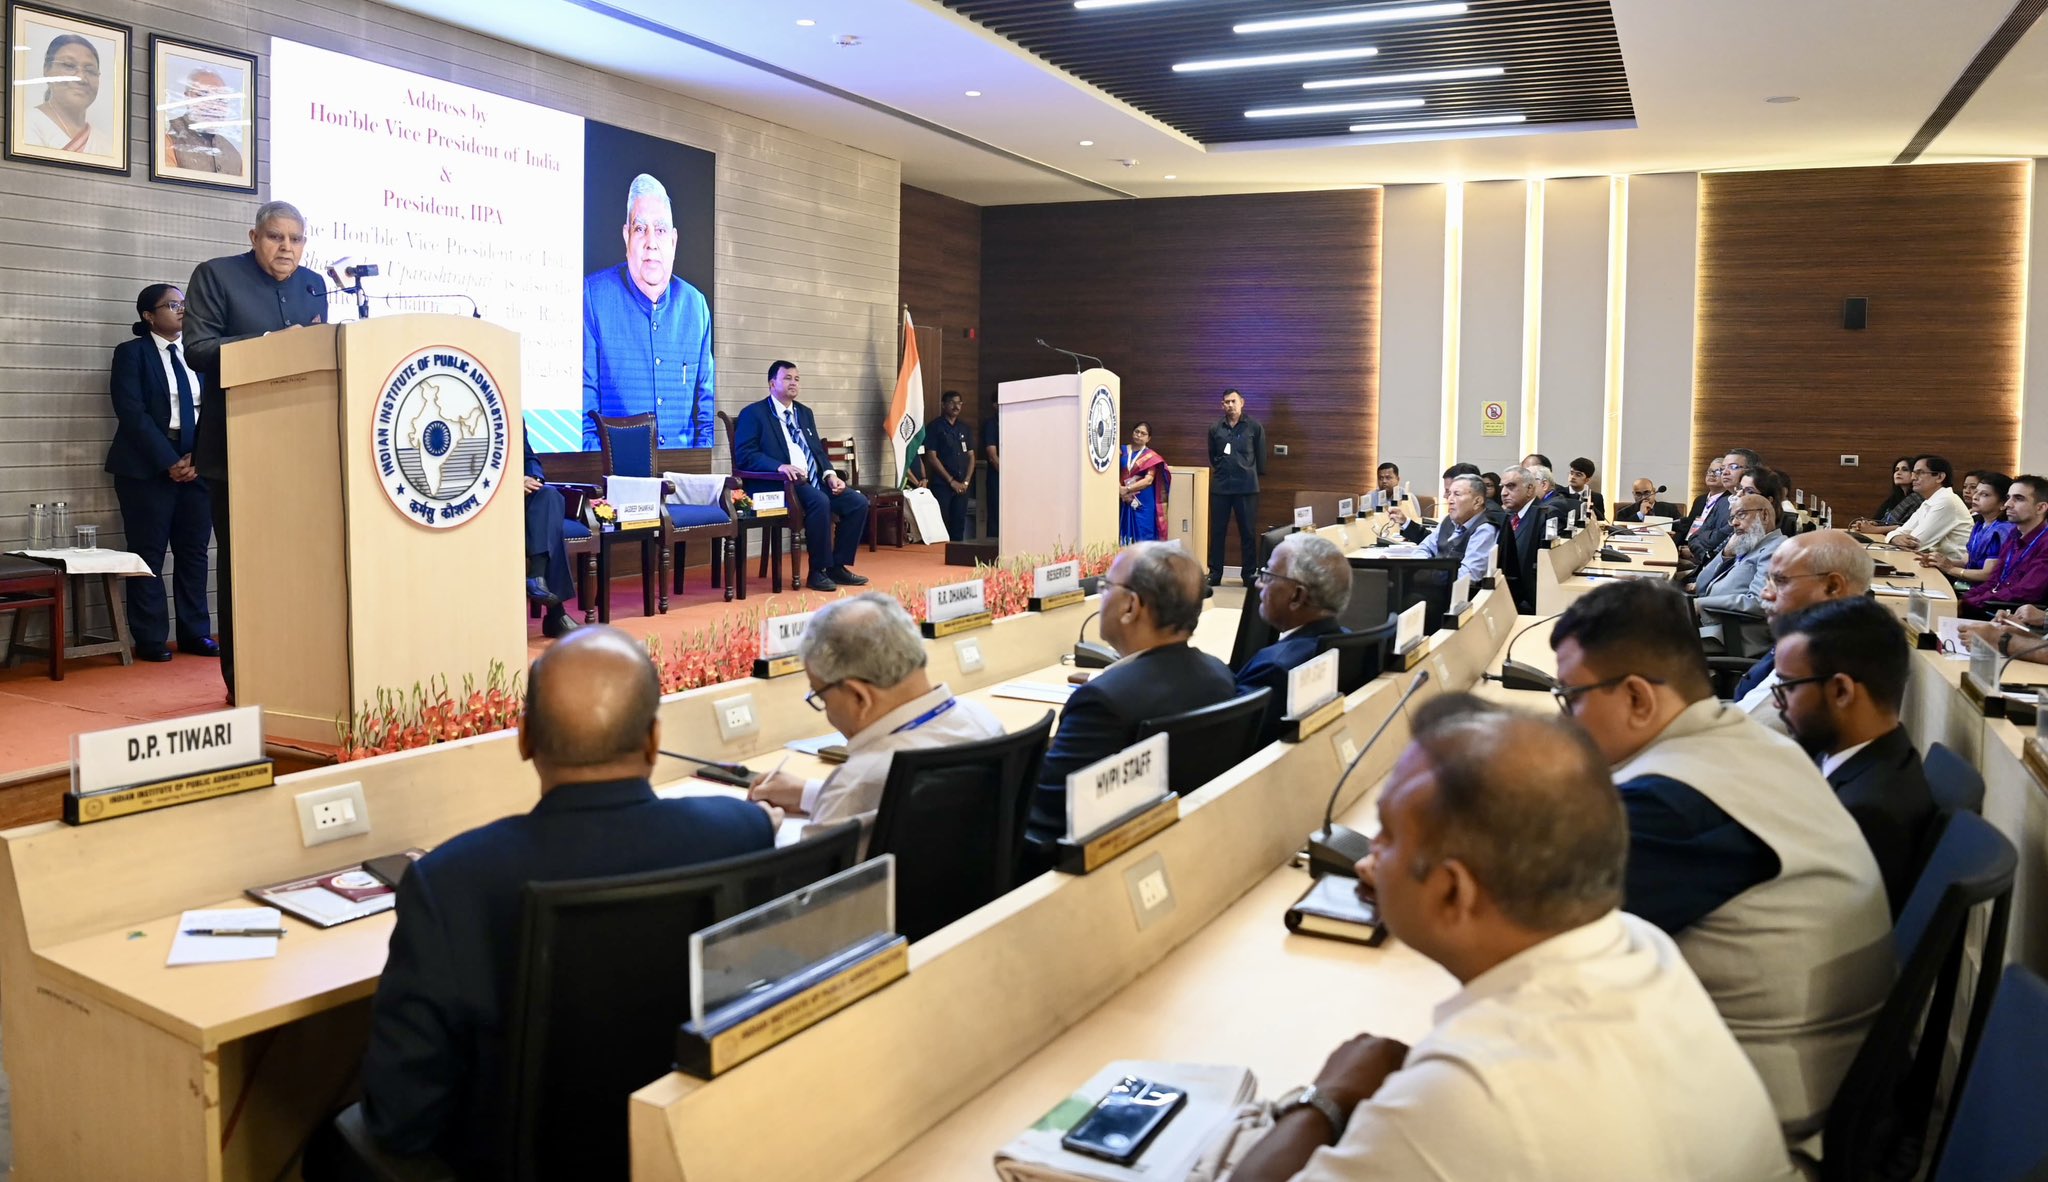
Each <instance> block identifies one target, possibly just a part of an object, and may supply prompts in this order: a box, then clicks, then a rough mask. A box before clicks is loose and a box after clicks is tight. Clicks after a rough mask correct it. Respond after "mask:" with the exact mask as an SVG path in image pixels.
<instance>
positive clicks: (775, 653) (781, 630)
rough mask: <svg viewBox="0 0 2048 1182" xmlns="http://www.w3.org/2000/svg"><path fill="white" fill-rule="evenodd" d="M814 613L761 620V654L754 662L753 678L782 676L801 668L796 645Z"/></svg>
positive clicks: (802, 664) (799, 613)
mask: <svg viewBox="0 0 2048 1182" xmlns="http://www.w3.org/2000/svg"><path fill="white" fill-rule="evenodd" d="M817 614H818V613H816V612H791V613H790V614H788V615H786V616H769V617H768V618H767V619H765V620H762V621H761V655H760V656H759V657H757V658H755V660H754V676H756V677H782V676H784V675H786V674H790V673H794V672H796V671H797V670H799V669H801V668H803V667H804V659H803V658H802V657H800V656H798V655H797V651H796V646H797V642H798V641H800V640H802V639H803V638H804V629H805V628H806V627H808V626H809V625H810V622H811V617H812V616H814V615H817Z"/></svg>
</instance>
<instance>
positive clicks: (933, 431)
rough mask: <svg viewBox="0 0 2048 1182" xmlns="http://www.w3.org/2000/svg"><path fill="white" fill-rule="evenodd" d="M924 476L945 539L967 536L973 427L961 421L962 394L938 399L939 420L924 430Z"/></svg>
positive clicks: (948, 394)
mask: <svg viewBox="0 0 2048 1182" xmlns="http://www.w3.org/2000/svg"><path fill="white" fill-rule="evenodd" d="M924 474H925V477H926V479H928V480H930V481H931V489H932V495H933V496H934V497H937V498H938V501H939V512H940V513H941V514H942V515H944V517H945V519H946V536H947V537H949V538H951V539H952V540H954V541H956V542H959V541H965V540H966V538H967V536H968V528H967V497H968V493H969V491H970V490H972V489H973V488H974V426H973V424H971V423H966V422H962V421H961V419H960V391H958V390H948V391H946V392H945V393H944V394H942V395H940V397H939V418H938V419H937V420H936V421H935V422H932V423H929V424H927V425H926V426H925V429H924Z"/></svg>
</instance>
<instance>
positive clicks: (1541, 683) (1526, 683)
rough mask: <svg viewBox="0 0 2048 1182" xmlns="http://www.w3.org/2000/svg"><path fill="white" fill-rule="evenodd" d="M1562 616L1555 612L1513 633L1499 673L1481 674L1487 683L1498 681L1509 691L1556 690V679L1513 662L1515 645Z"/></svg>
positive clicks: (1529, 666) (1503, 655)
mask: <svg viewBox="0 0 2048 1182" xmlns="http://www.w3.org/2000/svg"><path fill="white" fill-rule="evenodd" d="M1563 614H1564V613H1563V612H1556V613H1554V614H1552V615H1548V616H1545V617H1543V618H1542V619H1540V620H1537V621H1536V622H1535V623H1533V624H1530V625H1529V626H1528V627H1527V628H1524V629H1522V630H1521V631H1520V632H1517V633H1515V635H1514V637H1513V638H1512V639H1510V640H1509V641H1508V647H1507V652H1506V653H1504V654H1502V660H1501V663H1500V672H1499V673H1487V674H1483V675H1482V676H1483V678H1484V679H1485V680H1487V681H1498V682H1500V684H1501V686H1502V688H1504V689H1511V690H1548V689H1555V688H1557V678H1555V677H1552V676H1551V675H1550V674H1548V673H1545V672H1544V671H1543V670H1541V669H1538V668H1536V667H1535V666H1533V665H1524V664H1521V663H1520V662H1518V661H1516V660H1515V643H1516V641H1519V640H1521V639H1522V638H1523V637H1524V636H1527V635H1528V634H1529V633H1531V632H1534V631H1535V630H1536V629H1538V628H1541V627H1542V626H1543V625H1545V624H1548V623H1550V622H1551V621H1552V620H1555V619H1556V618H1557V617H1558V616H1561V615H1563Z"/></svg>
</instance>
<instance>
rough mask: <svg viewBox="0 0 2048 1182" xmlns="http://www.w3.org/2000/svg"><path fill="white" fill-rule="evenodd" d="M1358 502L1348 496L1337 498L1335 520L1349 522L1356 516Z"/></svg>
mask: <svg viewBox="0 0 2048 1182" xmlns="http://www.w3.org/2000/svg"><path fill="white" fill-rule="evenodd" d="M1357 506H1358V502H1356V501H1354V500H1352V499H1351V498H1350V497H1338V498H1337V520H1339V521H1344V522H1349V521H1351V520H1352V519H1353V518H1355V517H1357V516H1358V510H1357Z"/></svg>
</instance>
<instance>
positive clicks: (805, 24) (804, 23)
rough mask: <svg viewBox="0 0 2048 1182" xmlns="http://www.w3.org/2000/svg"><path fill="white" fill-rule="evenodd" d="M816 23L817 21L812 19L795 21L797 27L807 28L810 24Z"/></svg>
mask: <svg viewBox="0 0 2048 1182" xmlns="http://www.w3.org/2000/svg"><path fill="white" fill-rule="evenodd" d="M817 23H818V22H817V21H813V20H801V21H798V22H797V27H798V28H800V29H808V28H810V27H811V26H812V25H815V24H817Z"/></svg>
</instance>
